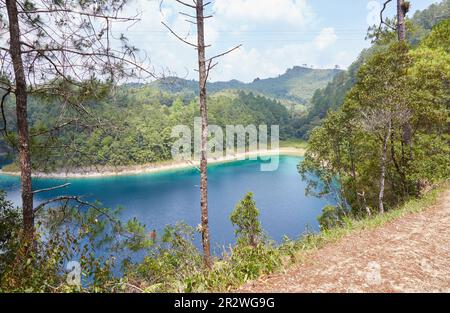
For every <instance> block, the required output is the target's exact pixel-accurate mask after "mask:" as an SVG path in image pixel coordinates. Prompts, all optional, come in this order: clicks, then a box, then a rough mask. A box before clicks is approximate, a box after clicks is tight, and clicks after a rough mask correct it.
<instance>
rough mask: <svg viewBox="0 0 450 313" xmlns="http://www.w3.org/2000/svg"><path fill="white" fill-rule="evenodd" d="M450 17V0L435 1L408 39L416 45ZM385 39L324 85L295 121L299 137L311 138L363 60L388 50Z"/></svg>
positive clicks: (336, 105)
mask: <svg viewBox="0 0 450 313" xmlns="http://www.w3.org/2000/svg"><path fill="white" fill-rule="evenodd" d="M448 18H450V0H444V1H442V2H440V3H438V4H433V5H431V6H430V7H428V8H427V9H425V10H422V11H417V12H416V13H415V14H414V16H413V17H412V18H411V20H410V21H409V22H410V31H409V32H408V36H407V39H408V41H409V42H410V43H411V44H412V45H417V44H418V43H419V41H420V40H421V39H423V38H424V37H425V36H426V35H427V34H428V33H429V32H430V31H431V29H432V28H433V26H434V25H436V24H437V23H439V22H440V21H443V20H445V19H448ZM385 48H386V46H385V43H384V42H378V43H374V45H373V46H372V47H371V48H369V49H367V50H364V51H362V52H361V54H360V55H359V57H358V59H357V60H356V61H355V62H354V63H353V64H352V65H351V66H350V67H349V68H348V70H347V71H345V72H342V73H340V74H338V75H336V77H335V78H334V79H333V80H332V81H331V82H330V83H329V84H328V85H327V86H326V87H325V88H324V89H319V90H317V91H316V92H315V93H314V96H313V98H312V101H311V107H310V109H309V111H308V113H307V114H306V115H304V116H302V117H300V118H298V120H297V121H296V122H295V125H296V126H298V127H296V129H297V133H296V136H297V137H301V138H308V136H309V133H310V131H311V130H312V129H313V128H314V127H316V126H318V125H320V124H321V123H322V121H323V119H324V118H325V117H326V115H327V112H328V111H329V110H331V111H335V110H336V109H338V108H339V107H340V106H341V105H342V104H343V103H344V98H345V95H346V94H347V92H348V91H349V90H350V89H351V88H352V87H353V85H354V84H355V82H356V74H357V72H358V70H359V68H360V67H361V65H362V64H364V62H366V60H367V59H368V58H369V57H370V56H371V55H373V54H374V53H376V52H377V51H379V50H381V49H385Z"/></svg>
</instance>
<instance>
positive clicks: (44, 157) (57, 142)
mask: <svg viewBox="0 0 450 313" xmlns="http://www.w3.org/2000/svg"><path fill="white" fill-rule="evenodd" d="M29 102H30V103H29V105H30V124H31V125H32V129H31V133H39V134H42V135H41V136H34V137H33V140H32V142H31V149H32V161H33V167H34V168H35V169H38V170H40V171H58V170H72V171H77V170H79V171H89V170H90V169H92V168H94V167H96V166H104V167H111V168H113V167H117V166H133V165H141V164H148V163H151V162H161V161H167V160H170V159H171V158H172V155H171V146H172V143H173V142H174V141H175V140H176V139H177V138H172V137H171V132H172V128H173V127H174V126H176V125H187V126H188V127H190V128H191V131H192V133H193V123H194V117H196V116H199V115H200V113H199V108H198V103H197V101H196V100H195V99H194V100H191V101H188V102H186V100H185V99H183V98H181V97H179V96H177V95H168V94H164V93H160V92H159V91H158V90H155V89H153V88H152V87H148V86H144V87H130V86H126V87H120V88H118V90H116V91H115V94H114V95H110V96H108V97H107V98H106V99H104V100H101V101H99V100H97V101H93V102H92V103H90V104H89V106H88V105H86V109H88V110H89V112H90V114H89V115H87V116H84V117H83V118H81V119H80V117H79V115H78V112H76V111H73V110H71V109H70V108H68V109H67V110H66V111H64V112H61V111H60V110H59V109H58V108H59V106H58V105H55V104H57V103H58V102H57V100H48V101H46V102H45V101H42V100H39V99H36V98H31V99H30V101H29ZM7 112H8V116H9V119H10V120H11V122H9V123H8V125H10V127H11V131H10V134H13V133H14V132H13V131H12V130H14V128H15V119H14V110H13V103H12V102H8V110H7ZM208 112H209V113H208V114H209V122H210V124H211V125H218V126H221V127H223V129H224V127H225V126H226V125H245V126H247V125H250V124H253V125H256V126H258V125H261V124H266V125H280V137H281V139H285V138H288V137H289V136H290V133H291V129H290V117H289V113H288V111H287V109H286V108H285V107H284V106H283V105H282V104H280V103H279V102H277V101H274V100H271V99H268V98H265V97H262V96H259V95H253V94H251V93H250V94H247V93H244V92H238V93H236V94H232V95H230V94H226V95H214V96H211V97H210V98H209V100H208ZM61 115H62V117H61ZM60 119H63V120H69V121H70V120H76V121H78V122H73V123H68V124H67V125H65V127H63V128H61V129H58V130H55V131H50V129H52V127H54V126H55V125H58V124H61V122H60ZM12 141H13V142H16V139H15V138H12ZM54 147H61V149H55V148H54ZM8 169H9V168H6V169H5V170H8ZM11 169H12V168H11Z"/></svg>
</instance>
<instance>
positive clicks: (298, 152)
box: [0, 147, 305, 178]
mask: <svg viewBox="0 0 450 313" xmlns="http://www.w3.org/2000/svg"><path fill="white" fill-rule="evenodd" d="M277 154H278V155H279V156H304V154H305V149H299V148H293V147H284V148H279V149H278V150H263V151H251V152H246V153H238V154H235V155H233V156H225V157H224V156H220V157H210V158H208V164H220V163H229V162H236V161H242V160H247V159H249V158H250V157H269V156H276V155H277ZM198 166H199V162H198V161H196V162H191V161H165V162H161V163H149V164H144V165H134V166H133V165H132V166H118V167H112V166H107V167H97V169H95V168H94V167H92V168H90V169H80V170H79V171H77V172H55V173H43V172H38V173H34V174H33V175H32V177H33V178H100V177H115V176H132V175H140V174H151V173H160V172H167V171H173V170H182V169H188V168H192V167H198ZM0 175H8V176H20V173H19V172H4V171H2V170H1V169H0Z"/></svg>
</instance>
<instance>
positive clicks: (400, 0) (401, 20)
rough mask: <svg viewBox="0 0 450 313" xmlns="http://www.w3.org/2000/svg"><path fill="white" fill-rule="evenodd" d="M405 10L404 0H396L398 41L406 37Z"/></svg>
mask: <svg viewBox="0 0 450 313" xmlns="http://www.w3.org/2000/svg"><path fill="white" fill-rule="evenodd" d="M407 12H408V10H407V9H406V3H405V0H397V35H398V40H399V41H402V40H405V39H406V25H405V17H406V13H407Z"/></svg>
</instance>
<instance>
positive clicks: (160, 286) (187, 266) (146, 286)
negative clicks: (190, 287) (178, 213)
mask: <svg viewBox="0 0 450 313" xmlns="http://www.w3.org/2000/svg"><path fill="white" fill-rule="evenodd" d="M193 240H194V229H193V228H192V227H190V226H188V225H186V224H182V223H179V224H176V225H175V226H167V227H166V228H165V229H164V231H163V234H162V237H161V239H160V240H159V241H158V242H157V243H156V244H155V247H154V249H153V250H152V251H151V253H150V254H149V255H147V256H146V257H145V258H144V261H143V262H142V263H140V264H138V265H136V266H134V267H133V266H132V267H130V269H129V273H130V274H129V275H128V277H127V279H129V280H130V281H133V282H135V281H136V282H138V284H139V285H140V288H141V289H143V290H145V291H147V292H163V291H174V292H183V291H184V289H185V285H184V283H183V281H184V280H185V279H186V277H190V276H191V275H192V274H193V273H198V272H201V271H202V270H203V263H202V257H201V255H200V253H199V252H198V251H197V249H196V247H195V246H194V244H193Z"/></svg>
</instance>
